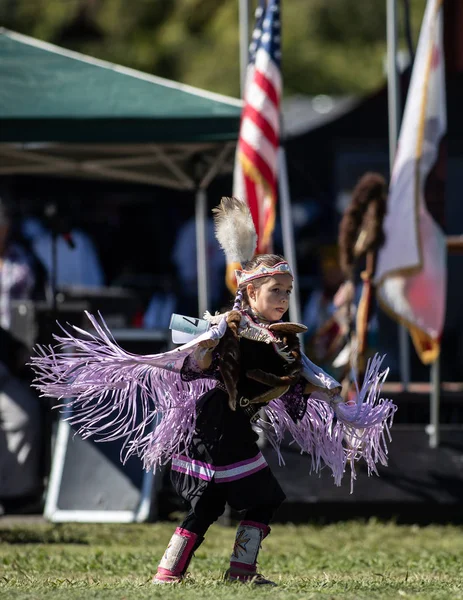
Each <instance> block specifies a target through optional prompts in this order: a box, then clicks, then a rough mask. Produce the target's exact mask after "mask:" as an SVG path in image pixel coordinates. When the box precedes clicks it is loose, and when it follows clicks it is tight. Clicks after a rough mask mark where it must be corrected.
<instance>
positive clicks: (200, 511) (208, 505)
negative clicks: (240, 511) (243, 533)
mask: <svg viewBox="0 0 463 600" xmlns="http://www.w3.org/2000/svg"><path fill="white" fill-rule="evenodd" d="M226 502H227V498H226V489H225V486H224V484H215V483H212V484H210V485H209V486H208V487H207V489H206V490H205V491H204V492H203V493H202V494H201V496H200V497H199V498H197V499H196V500H195V502H194V503H192V507H191V509H190V511H189V512H188V514H187V516H186V517H185V519H184V521H183V523H182V524H181V527H182V528H183V529H187V530H188V531H192V532H193V533H196V534H197V535H198V536H199V537H204V535H205V534H206V531H207V530H208V529H209V527H210V526H211V525H212V523H214V522H215V521H216V520H217V519H218V518H219V517H220V515H221V514H222V513H223V512H224V510H225V505H226ZM280 503H281V500H280V499H278V501H277V502H275V503H272V504H258V505H255V506H250V507H249V508H247V509H245V510H246V512H245V515H244V520H246V521H255V522H257V523H262V524H263V525H269V523H270V521H271V519H272V517H273V514H274V513H275V511H276V509H277V508H278V506H279V505H280Z"/></svg>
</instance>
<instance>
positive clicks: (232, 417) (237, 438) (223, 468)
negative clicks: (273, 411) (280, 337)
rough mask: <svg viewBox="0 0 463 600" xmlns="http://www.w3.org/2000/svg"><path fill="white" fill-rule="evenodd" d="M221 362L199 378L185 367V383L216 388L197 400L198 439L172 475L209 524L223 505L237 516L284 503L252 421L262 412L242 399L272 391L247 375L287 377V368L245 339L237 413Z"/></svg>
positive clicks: (269, 350)
mask: <svg viewBox="0 0 463 600" xmlns="http://www.w3.org/2000/svg"><path fill="white" fill-rule="evenodd" d="M218 360H219V356H218V354H217V353H215V354H214V359H213V363H212V365H211V367H210V369H208V370H207V371H204V372H201V373H200V372H198V371H195V369H194V367H193V366H192V365H191V362H190V363H187V364H186V365H185V367H184V372H183V373H182V376H183V377H184V378H185V379H194V378H199V377H213V378H215V379H217V387H215V388H214V389H212V390H210V391H209V392H207V393H206V394H204V395H203V396H202V398H200V399H199V401H198V405H197V406H198V409H197V410H198V412H197V419H196V430H195V434H194V437H193V439H192V441H191V444H190V445H189V446H188V448H187V449H185V452H184V453H183V454H182V455H176V456H174V457H173V459H172V472H171V473H172V475H171V477H172V482H173V485H174V487H175V489H176V491H177V493H178V494H179V495H180V496H181V497H182V498H183V499H185V500H187V501H188V502H189V503H190V505H191V507H192V510H193V512H195V511H196V512H197V513H198V514H200V515H202V514H206V513H207V515H208V516H209V517H210V519H211V522H213V521H214V520H215V519H216V518H217V517H218V516H220V514H222V512H223V509H224V507H225V503H228V504H229V505H230V506H231V507H232V508H234V509H235V510H238V511H242V510H249V509H257V508H258V507H266V508H267V509H269V508H270V509H271V512H273V511H274V510H275V509H276V508H277V507H278V506H279V505H280V504H281V502H283V500H284V499H285V495H284V492H283V490H282V489H281V487H280V485H279V484H278V482H277V480H276V478H275V477H274V475H273V473H272V472H271V471H270V468H269V467H268V465H267V463H266V461H265V458H264V457H263V455H262V453H261V452H260V450H259V447H258V445H257V440H258V434H257V433H256V432H255V430H254V429H253V423H252V421H253V416H255V415H256V414H257V413H258V410H259V408H260V406H259V405H252V406H251V407H249V406H248V407H246V408H243V407H242V406H240V399H241V398H248V399H252V398H255V397H256V396H258V395H260V394H262V393H263V392H264V391H267V390H268V387H267V386H265V385H263V384H261V383H259V382H256V381H253V380H251V379H249V378H248V377H246V372H247V371H248V370H250V369H262V370H263V371H266V372H271V373H273V374H275V375H283V374H284V373H285V368H286V365H287V363H286V362H285V361H284V359H283V358H282V357H281V356H280V355H279V354H278V353H277V352H276V351H275V349H274V348H273V345H272V344H267V343H264V342H258V341H252V340H249V339H246V338H243V337H241V338H240V365H241V366H240V376H239V381H238V385H237V389H238V401H237V407H236V411H233V410H231V409H230V407H229V404H228V395H227V393H226V391H225V387H224V385H223V382H222V380H221V377H220V373H219V370H218ZM266 512H268V511H266ZM214 517H215V518H214ZM265 520H267V519H265Z"/></svg>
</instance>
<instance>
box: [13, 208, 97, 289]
mask: <svg viewBox="0 0 463 600" xmlns="http://www.w3.org/2000/svg"><path fill="white" fill-rule="evenodd" d="M48 225H49V226H48V227H47V226H46V225H45V224H44V223H43V221H42V220H41V219H38V218H37V217H29V218H27V219H25V220H24V223H23V225H22V232H23V235H24V237H25V238H26V239H27V240H28V241H29V243H30V246H31V249H32V251H33V252H34V254H35V256H37V258H38V259H39V260H40V262H41V263H42V264H43V266H44V267H45V269H46V272H47V275H48V280H49V282H50V280H51V277H52V269H53V243H54V240H53V237H54V235H55V236H56V255H57V259H56V284H57V286H60V287H63V286H83V287H102V286H104V285H105V276H104V272H103V268H102V266H101V262H100V258H99V255H98V252H97V250H96V247H95V245H94V243H93V241H92V239H91V238H90V236H89V235H88V234H87V233H86V232H85V231H83V230H81V229H79V228H77V227H76V228H71V227H68V226H67V224H66V222H65V220H64V219H62V218H61V217H60V216H58V215H56V216H55V215H51V216H50V218H48Z"/></svg>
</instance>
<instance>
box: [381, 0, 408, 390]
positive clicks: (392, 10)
mask: <svg viewBox="0 0 463 600" xmlns="http://www.w3.org/2000/svg"><path fill="white" fill-rule="evenodd" d="M386 2H387V81H388V86H387V93H388V107H389V170H390V174H391V176H392V169H393V165H394V159H395V153H396V150H397V141H398V138H399V130H400V120H401V116H400V88H399V73H398V68H397V0H386ZM398 329H399V332H398V333H399V361H400V363H399V364H400V378H401V380H402V385H403V387H404V390H407V389H408V386H409V384H410V340H409V337H408V332H407V330H406V328H405V327H404V326H403V325H399V326H398Z"/></svg>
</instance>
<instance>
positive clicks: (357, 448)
mask: <svg viewBox="0 0 463 600" xmlns="http://www.w3.org/2000/svg"><path fill="white" fill-rule="evenodd" d="M383 360H384V357H380V356H379V355H375V356H374V357H373V358H372V359H371V360H369V361H368V365H367V369H366V373H365V378H364V382H363V385H362V388H361V389H360V390H359V389H358V384H357V379H356V374H354V380H355V382H356V387H357V395H356V398H355V400H353V401H352V402H348V403H343V402H339V401H336V402H333V400H332V399H330V397H329V396H328V395H325V394H323V393H320V392H316V393H312V394H311V396H310V398H309V400H308V402H307V408H306V412H305V414H304V416H303V417H302V419H301V420H300V421H298V422H297V423H296V422H294V421H293V419H291V417H290V415H289V414H288V412H287V411H286V409H285V405H284V403H283V401H282V400H281V399H278V400H272V401H271V402H270V403H269V404H268V406H267V407H265V408H264V411H265V415H266V419H259V420H258V421H257V423H256V424H257V426H258V427H261V428H262V429H264V430H265V431H266V433H267V438H268V440H269V441H270V443H271V445H272V446H273V448H274V449H275V451H276V452H277V454H278V457H279V461H280V464H284V460H283V457H282V455H281V442H282V441H283V437H284V435H285V432H288V433H289V434H290V435H291V437H292V439H293V441H294V442H296V443H297V444H298V445H299V447H300V449H301V453H307V454H309V455H310V456H311V458H312V461H311V472H312V471H313V472H315V473H319V472H320V471H321V469H322V468H323V466H324V465H326V466H328V467H329V468H330V469H331V471H332V475H333V478H334V483H335V485H337V486H339V485H341V481H342V478H343V476H344V473H345V471H346V467H347V466H348V467H349V470H350V477H351V488H350V491H351V493H352V491H353V484H354V481H355V479H356V471H355V463H356V462H358V461H359V460H364V461H365V463H366V465H367V470H368V475H371V474H372V473H374V474H376V475H378V470H377V467H376V465H377V464H378V463H379V464H382V465H384V466H386V465H387V454H388V451H387V442H388V441H389V442H390V441H391V434H390V428H391V426H392V421H393V417H394V413H395V411H396V410H397V406H396V405H395V404H394V403H393V402H392V401H391V400H387V399H384V398H381V397H380V394H381V386H382V384H383V383H384V380H385V379H386V377H387V374H388V370H385V371H383V372H381V371H380V369H381V365H382V362H383ZM266 421H268V422H266Z"/></svg>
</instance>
